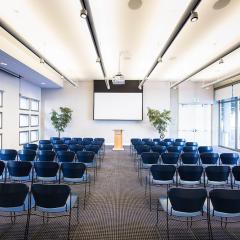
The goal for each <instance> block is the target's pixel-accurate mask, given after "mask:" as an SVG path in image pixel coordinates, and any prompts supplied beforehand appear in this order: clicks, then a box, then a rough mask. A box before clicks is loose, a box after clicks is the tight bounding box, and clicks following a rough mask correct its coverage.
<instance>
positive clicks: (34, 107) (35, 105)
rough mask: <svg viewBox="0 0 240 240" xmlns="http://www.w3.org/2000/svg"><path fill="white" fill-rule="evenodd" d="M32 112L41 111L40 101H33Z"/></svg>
mask: <svg viewBox="0 0 240 240" xmlns="http://www.w3.org/2000/svg"><path fill="white" fill-rule="evenodd" d="M31 111H34V112H38V111H39V101H38V100H35V99H31Z"/></svg>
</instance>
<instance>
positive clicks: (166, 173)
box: [145, 165, 176, 211]
mask: <svg viewBox="0 0 240 240" xmlns="http://www.w3.org/2000/svg"><path fill="white" fill-rule="evenodd" d="M175 173H176V167H175V166H174V165H152V166H151V167H150V171H149V176H148V178H147V176H146V184H145V195H146V191H147V182H148V186H149V207H150V211H151V210H152V191H151V186H162V185H163V186H164V185H165V186H167V190H168V189H169V186H171V185H172V184H174V183H175V180H174V176H175Z"/></svg>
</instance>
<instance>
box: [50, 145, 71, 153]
mask: <svg viewBox="0 0 240 240" xmlns="http://www.w3.org/2000/svg"><path fill="white" fill-rule="evenodd" d="M53 149H54V151H55V152H58V151H67V150H68V145H66V144H55V145H53Z"/></svg>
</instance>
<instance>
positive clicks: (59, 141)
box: [51, 139, 64, 145]
mask: <svg viewBox="0 0 240 240" xmlns="http://www.w3.org/2000/svg"><path fill="white" fill-rule="evenodd" d="M51 143H52V144H53V145H55V144H64V141H63V140H60V139H57V140H52V141H51Z"/></svg>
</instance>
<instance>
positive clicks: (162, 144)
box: [158, 141, 172, 147]
mask: <svg viewBox="0 0 240 240" xmlns="http://www.w3.org/2000/svg"><path fill="white" fill-rule="evenodd" d="M158 145H160V146H164V147H169V146H171V145H172V142H164V141H161V142H159V143H158Z"/></svg>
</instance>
